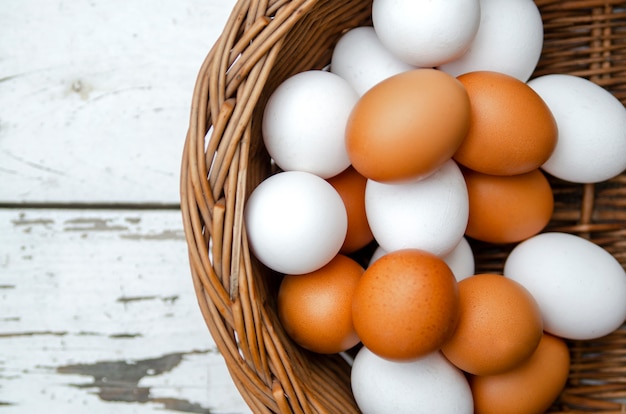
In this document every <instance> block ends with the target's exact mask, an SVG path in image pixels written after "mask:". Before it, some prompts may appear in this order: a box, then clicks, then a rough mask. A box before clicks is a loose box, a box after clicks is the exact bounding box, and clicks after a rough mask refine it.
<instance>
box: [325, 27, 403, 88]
mask: <svg viewBox="0 0 626 414" xmlns="http://www.w3.org/2000/svg"><path fill="white" fill-rule="evenodd" d="M411 69H415V66H413V65H409V64H408V63H406V62H404V61H403V60H400V59H398V58H397V57H396V56H395V55H394V54H392V53H391V52H390V51H389V49H387V48H386V47H385V46H383V44H382V43H381V42H380V39H378V36H377V35H376V32H375V31H374V28H373V27H371V26H361V27H356V28H354V29H352V30H349V31H347V32H346V33H344V34H343V35H342V36H341V38H340V39H339V41H338V42H337V45H336V46H335V48H334V49H333V55H332V59H331V62H330V71H331V72H333V73H336V74H337V75H339V76H341V77H342V78H344V79H345V80H346V81H348V83H349V84H350V85H352V87H353V88H354V89H355V90H356V91H357V93H358V94H359V95H363V94H364V93H365V92H366V91H367V90H369V89H370V88H371V87H372V86H374V85H375V84H377V83H378V82H380V81H382V80H384V79H387V78H389V77H391V76H393V75H396V74H398V73H402V72H406V71H407V70H411Z"/></svg>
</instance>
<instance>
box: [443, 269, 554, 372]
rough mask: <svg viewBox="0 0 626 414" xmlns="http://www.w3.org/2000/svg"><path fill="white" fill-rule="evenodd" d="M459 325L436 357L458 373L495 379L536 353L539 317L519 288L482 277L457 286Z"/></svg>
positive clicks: (496, 277) (493, 276)
mask: <svg viewBox="0 0 626 414" xmlns="http://www.w3.org/2000/svg"><path fill="white" fill-rule="evenodd" d="M458 289H459V320H458V323H457V326H456V329H455V331H454V333H453V334H452V336H451V337H450V338H449V339H448V340H447V341H446V342H445V343H444V344H443V346H442V347H441V351H442V352H443V354H444V355H445V357H446V358H448V360H449V361H450V362H452V363H453V364H454V365H455V366H456V367H458V368H459V369H461V370H463V371H465V372H467V373H470V374H474V375H494V374H499V373H502V372H505V371H508V370H510V369H513V368H515V367H516V366H518V365H520V364H521V363H522V362H524V361H526V360H527V359H528V358H530V356H531V355H532V354H533V352H535V349H537V346H538V345H539V341H540V340H541V336H542V335H543V321H542V319H541V311H540V309H539V306H538V305H537V302H536V301H535V299H534V298H533V296H532V295H531V294H530V293H529V292H528V290H526V289H525V288H524V287H523V286H522V285H521V284H519V283H517V282H515V281H513V280H511V279H507V278H505V277H504V276H502V275H496V274H490V273H481V274H478V275H473V276H471V277H468V278H466V279H463V280H461V281H460V282H458Z"/></svg>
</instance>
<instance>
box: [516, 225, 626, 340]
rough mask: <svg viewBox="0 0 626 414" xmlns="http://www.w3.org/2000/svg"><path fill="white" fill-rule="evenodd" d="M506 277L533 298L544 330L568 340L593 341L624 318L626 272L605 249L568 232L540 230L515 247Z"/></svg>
mask: <svg viewBox="0 0 626 414" xmlns="http://www.w3.org/2000/svg"><path fill="white" fill-rule="evenodd" d="M504 275H505V276H506V277H508V278H510V279H512V280H515V281H516V282H518V283H520V284H521V285H523V286H524V287H525V288H526V289H528V291H529V292H530V293H531V294H532V295H533V297H534V298H535V300H536V301H537V303H538V305H539V308H540V309H541V314H542V316H543V320H544V329H545V331H546V332H549V333H551V334H553V335H556V336H560V337H562V338H567V339H580V340H587V339H594V338H598V337H601V336H604V335H607V334H609V333H611V332H612V331H614V330H615V329H617V328H619V327H620V326H621V325H622V324H623V323H624V320H625V319H626V272H624V268H623V267H622V266H621V265H620V263H619V262H618V261H617V259H615V258H614V257H613V256H612V255H611V254H610V253H609V252H607V251H606V250H605V249H603V248H602V247H600V246H598V245H597V244H595V243H592V242H591V241H589V240H587V239H584V238H582V237H579V236H576V235H572V234H567V233H556V232H551V233H543V234H539V235H537V236H534V237H531V238H530V239H527V240H525V241H523V242H522V243H520V244H519V245H517V246H516V247H515V248H514V249H513V250H512V251H511V253H510V255H509V256H508V258H507V259H506V261H505V265H504Z"/></svg>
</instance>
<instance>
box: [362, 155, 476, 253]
mask: <svg viewBox="0 0 626 414" xmlns="http://www.w3.org/2000/svg"><path fill="white" fill-rule="evenodd" d="M365 212H366V214H367V220H368V222H369V225H370V229H371V230H372V233H373V234H374V238H375V239H376V241H377V242H378V244H379V245H380V246H382V248H383V249H385V250H386V251H388V252H391V251H394V250H399V249H404V248H416V249H422V250H426V251H429V252H431V253H434V254H436V255H438V256H445V255H447V254H448V253H450V252H451V251H452V250H453V249H454V248H455V247H456V246H457V244H458V243H459V242H460V240H461V238H462V237H463V235H464V232H465V228H466V226H467V220H468V215H469V201H468V195H467V188H466V185H465V180H464V179H463V174H462V173H461V171H460V169H459V167H458V166H457V165H456V163H455V162H454V161H452V160H448V161H447V162H446V163H445V164H444V165H443V166H442V167H441V168H439V169H438V170H437V171H436V172H435V173H433V174H431V175H430V176H428V177H427V178H424V179H422V180H418V181H412V182H408V183H403V184H388V183H387V184H386V183H380V182H377V181H373V180H368V182H367V185H366V187H365Z"/></svg>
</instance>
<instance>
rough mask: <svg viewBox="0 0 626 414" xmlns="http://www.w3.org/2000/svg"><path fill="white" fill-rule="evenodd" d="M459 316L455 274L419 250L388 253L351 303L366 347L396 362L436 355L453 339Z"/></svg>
mask: <svg viewBox="0 0 626 414" xmlns="http://www.w3.org/2000/svg"><path fill="white" fill-rule="evenodd" d="M458 314H459V302H458V291H457V282H456V280H455V278H454V275H453V274H452V271H451V270H450V268H449V267H448V265H446V263H445V262H444V261H443V260H442V259H440V258H439V257H437V256H435V255H433V254H431V253H428V252H425V251H422V250H417V249H404V250H398V251H394V252H391V253H387V254H386V255H384V256H383V257H381V258H380V259H378V260H377V261H376V262H374V263H373V264H372V265H371V266H370V267H368V268H367V269H366V270H365V272H364V273H363V276H361V279H360V280H359V282H358V284H357V287H356V289H355V291H354V295H353V298H352V319H353V322H354V328H355V329H356V332H357V334H358V336H359V338H361V342H362V343H363V345H364V346H366V347H367V348H368V349H370V350H371V351H372V352H374V353H375V354H376V355H378V356H380V357H382V358H385V359H389V360H394V361H408V360H411V359H415V358H419V357H423V356H425V355H427V354H429V353H431V352H434V351H437V350H438V349H439V348H440V346H441V344H442V343H444V342H445V341H446V340H447V339H448V338H449V337H450V335H451V334H452V332H453V330H454V327H455V325H456V321H457V318H458Z"/></svg>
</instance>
